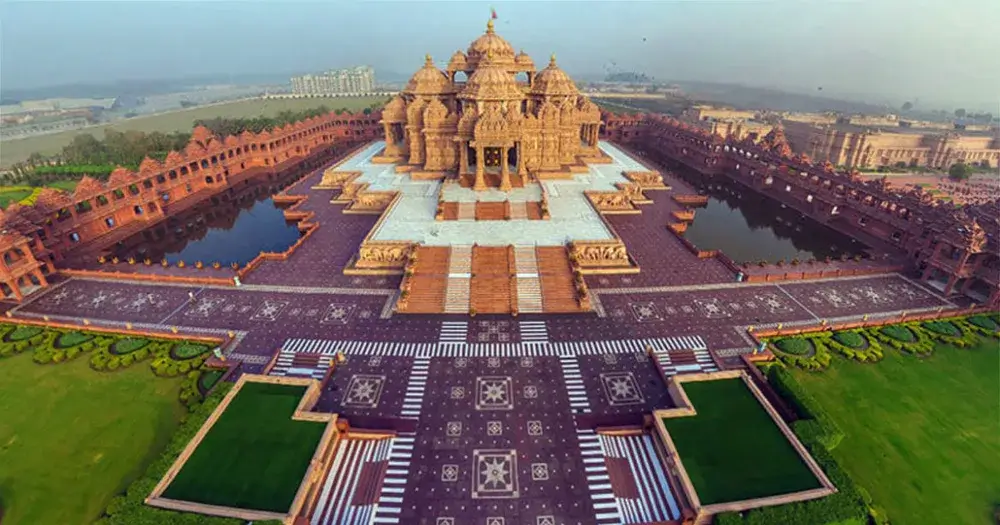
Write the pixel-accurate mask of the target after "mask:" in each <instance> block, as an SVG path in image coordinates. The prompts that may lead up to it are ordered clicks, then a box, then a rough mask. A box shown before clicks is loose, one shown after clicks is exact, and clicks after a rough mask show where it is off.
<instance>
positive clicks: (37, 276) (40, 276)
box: [34, 270, 49, 288]
mask: <svg viewBox="0 0 1000 525" xmlns="http://www.w3.org/2000/svg"><path fill="white" fill-rule="evenodd" d="M34 275H35V279H38V285H39V286H41V287H42V288H45V287H46V286H48V285H49V282H48V281H47V280H46V279H45V275H44V274H42V271H41V270H35V272H34Z"/></svg>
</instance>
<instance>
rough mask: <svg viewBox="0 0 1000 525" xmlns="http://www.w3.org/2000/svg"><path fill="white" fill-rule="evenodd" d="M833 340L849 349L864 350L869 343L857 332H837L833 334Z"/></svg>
mask: <svg viewBox="0 0 1000 525" xmlns="http://www.w3.org/2000/svg"><path fill="white" fill-rule="evenodd" d="M833 339H834V340H835V341H837V342H838V343H840V344H842V345H844V346H846V347H849V348H864V347H865V346H867V343H868V342H867V341H865V338H864V336H862V335H861V334H859V333H857V332H837V333H835V334H833Z"/></svg>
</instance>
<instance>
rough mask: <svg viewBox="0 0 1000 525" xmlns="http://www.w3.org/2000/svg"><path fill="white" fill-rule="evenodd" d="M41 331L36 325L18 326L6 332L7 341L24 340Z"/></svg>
mask: <svg viewBox="0 0 1000 525" xmlns="http://www.w3.org/2000/svg"><path fill="white" fill-rule="evenodd" d="M40 333H42V329H41V328H39V327H37V326H18V327H16V328H14V331H12V332H10V333H9V334H7V337H6V339H7V340H8V341H24V340H25V339H31V338H32V337H34V336H36V335H38V334H40Z"/></svg>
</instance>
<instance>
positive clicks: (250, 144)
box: [0, 112, 382, 260]
mask: <svg viewBox="0 0 1000 525" xmlns="http://www.w3.org/2000/svg"><path fill="white" fill-rule="evenodd" d="M380 118H381V116H380V113H378V112H376V113H372V114H370V115H365V114H363V113H345V114H340V115H338V114H336V113H333V112H331V113H329V114H327V115H325V116H321V117H316V118H309V119H306V120H304V121H300V122H298V123H295V124H289V125H286V126H284V127H283V128H280V129H279V128H276V129H273V130H271V131H270V132H268V131H264V132H261V133H257V134H255V133H250V132H244V133H242V134H240V135H238V136H228V137H216V136H214V135H212V134H211V132H210V131H208V130H207V129H206V128H203V127H198V128H195V129H194V131H193V133H192V137H191V141H190V142H189V143H188V145H187V147H185V148H184V151H174V152H171V153H170V154H169V155H168V156H167V158H166V161H165V162H163V163H161V162H158V161H156V160H153V159H150V158H146V159H145V160H144V161H143V162H142V164H141V165H140V167H139V171H138V172H132V171H130V170H127V169H125V168H119V169H117V170H115V171H114V172H113V173H112V174H111V176H110V178H109V180H108V181H107V183H102V182H100V181H97V180H95V179H92V178H90V177H84V178H83V179H81V181H80V183H79V184H78V186H77V188H76V190H75V191H74V192H73V194H72V195H70V194H67V193H64V192H60V191H58V190H53V189H46V190H43V191H42V192H41V193H40V194H39V196H38V199H37V201H36V203H35V205H34V206H30V207H28V206H22V205H19V204H14V205H12V206H11V207H9V208H8V209H7V210H6V211H4V212H3V213H2V214H0V223H2V225H3V226H5V227H12V229H14V230H17V231H19V232H21V233H22V234H25V235H28V236H31V237H35V238H39V239H41V241H42V243H43V245H44V250H43V251H44V252H45V253H39V254H36V256H37V257H38V258H39V259H44V260H48V259H49V256H50V255H51V257H52V258H54V259H56V260H59V259H61V258H63V257H65V256H66V255H67V254H68V253H70V252H74V251H86V248H87V247H88V245H90V244H93V243H95V242H99V243H100V244H108V243H111V242H115V241H117V240H121V239H123V238H126V237H128V236H130V235H132V234H134V233H136V232H138V231H141V230H143V229H144V228H146V227H147V226H148V225H151V224H154V223H156V222H159V221H160V220H162V219H163V218H164V217H165V216H166V215H170V214H172V213H175V212H179V211H181V210H183V209H185V208H186V207H188V206H190V205H191V204H193V203H196V202H200V201H202V200H204V199H206V198H208V197H210V196H212V195H214V194H216V193H220V192H222V191H225V190H227V189H229V188H230V187H233V186H235V185H236V184H237V183H239V182H242V181H243V180H246V179H247V178H251V177H256V176H261V175H265V174H273V173H275V172H277V171H280V170H282V169H287V168H289V167H292V166H295V165H296V164H298V163H300V162H301V161H303V160H304V159H307V158H309V157H310V156H312V155H315V154H317V153H319V152H321V151H324V150H326V149H327V148H329V147H331V146H333V145H336V144H340V143H356V142H361V141H369V140H373V139H377V138H379V137H380V136H381V134H382V127H381V125H380V124H379V120H380Z"/></svg>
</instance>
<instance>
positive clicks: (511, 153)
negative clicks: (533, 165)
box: [507, 147, 517, 173]
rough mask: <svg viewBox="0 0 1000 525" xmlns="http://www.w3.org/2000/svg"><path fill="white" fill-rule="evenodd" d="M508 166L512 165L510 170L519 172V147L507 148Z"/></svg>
mask: <svg viewBox="0 0 1000 525" xmlns="http://www.w3.org/2000/svg"><path fill="white" fill-rule="evenodd" d="M507 166H509V167H510V171H511V172H513V173H516V172H517V148H516V147H514V148H510V149H509V150H507Z"/></svg>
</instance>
